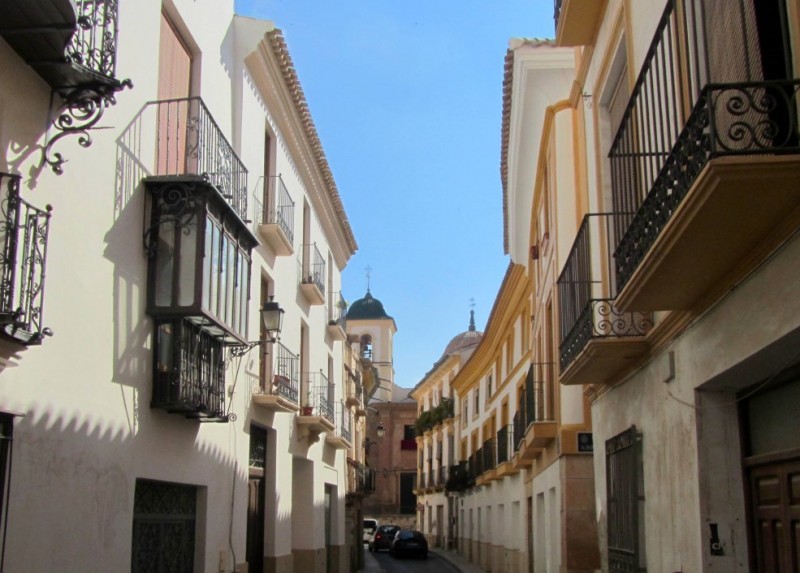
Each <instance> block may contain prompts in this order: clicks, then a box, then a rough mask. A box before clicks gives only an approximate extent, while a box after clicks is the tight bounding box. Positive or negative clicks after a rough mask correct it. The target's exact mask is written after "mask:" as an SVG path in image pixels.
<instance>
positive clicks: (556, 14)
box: [553, 0, 564, 30]
mask: <svg viewBox="0 0 800 573" xmlns="http://www.w3.org/2000/svg"><path fill="white" fill-rule="evenodd" d="M563 2H564V0H554V1H553V20H555V29H556V30H558V19H559V18H560V17H561V4H563Z"/></svg>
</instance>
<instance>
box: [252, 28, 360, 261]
mask: <svg viewBox="0 0 800 573" xmlns="http://www.w3.org/2000/svg"><path fill="white" fill-rule="evenodd" d="M245 62H246V64H247V68H248V71H249V72H250V73H251V75H252V77H253V80H254V82H255V83H256V85H257V87H258V89H259V92H260V93H261V95H262V97H264V98H265V99H266V100H267V101H268V103H271V104H272V105H268V109H269V110H270V112H271V113H272V115H273V117H274V119H275V121H276V123H277V124H278V126H279V128H280V131H281V132H282V133H283V135H284V137H285V138H286V143H287V145H288V146H289V147H290V148H291V149H292V151H293V157H294V159H295V162H296V163H297V164H298V167H302V168H301V169H300V173H301V176H302V177H303V181H304V183H305V184H306V188H307V191H308V194H309V198H310V200H311V201H312V204H313V205H314V208H315V210H316V213H317V216H318V217H319V219H320V221H321V222H322V224H323V228H325V229H326V230H327V231H330V232H329V233H328V235H329V236H328V241H329V244H330V246H331V251H332V253H333V255H334V257H335V258H336V262H337V264H338V265H339V267H340V268H343V267H344V266H345V265H346V264H347V260H348V259H349V258H350V257H351V256H352V255H353V254H354V253H355V252H356V250H357V249H358V244H357V243H356V240H355V236H354V235H353V231H352V228H351V227H350V221H349V220H348V218H347V213H346V212H345V209H344V205H343V204H342V200H341V196H340V195H339V190H338V188H337V187H336V182H335V181H334V178H333V174H332V173H331V169H330V166H329V165H328V160H327V158H326V156H325V151H324V149H323V147H322V142H321V141H320V139H319V134H318V133H317V129H316V126H315V125H314V120H313V118H312V117H311V112H310V110H309V108H308V103H307V101H306V98H305V94H304V93H303V88H302V86H301V85H300V80H299V78H298V76H297V71H296V70H295V68H294V64H293V62H292V58H291V56H290V54H289V50H288V47H287V46H286V41H285V40H284V38H283V33H282V32H281V30H279V29H277V28H275V29H273V30H271V31H270V32H268V33H267V34H266V35H265V36H264V39H263V40H262V41H261V42H260V44H259V46H258V48H257V49H256V50H255V51H254V52H253V53H251V54H250V55H249V56H248V57H247V58H246V59H245Z"/></svg>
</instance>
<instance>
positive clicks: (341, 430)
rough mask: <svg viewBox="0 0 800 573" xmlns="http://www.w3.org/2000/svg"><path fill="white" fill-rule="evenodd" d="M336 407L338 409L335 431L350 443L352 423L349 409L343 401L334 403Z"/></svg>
mask: <svg viewBox="0 0 800 573" xmlns="http://www.w3.org/2000/svg"><path fill="white" fill-rule="evenodd" d="M336 409H337V410H338V411H339V413H338V415H337V416H336V426H337V427H336V431H337V433H338V434H339V435H340V436H341V437H343V438H344V439H345V440H347V441H348V442H351V443H352V437H353V432H352V427H353V425H352V418H351V416H350V409H349V408H347V406H345V405H344V403H343V402H339V403H338V404H336Z"/></svg>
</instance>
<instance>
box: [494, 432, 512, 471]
mask: <svg viewBox="0 0 800 573" xmlns="http://www.w3.org/2000/svg"><path fill="white" fill-rule="evenodd" d="M513 434H514V433H513V426H503V427H502V428H500V429H499V430H497V465H500V464H502V463H505V462H507V461H509V460H510V459H511V455H512V452H513V451H514V446H513V443H512V441H513Z"/></svg>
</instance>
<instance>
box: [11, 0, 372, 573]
mask: <svg viewBox="0 0 800 573" xmlns="http://www.w3.org/2000/svg"><path fill="white" fill-rule="evenodd" d="M0 13H2V15H0V19H2V20H3V21H4V22H5V23H6V24H4V29H3V31H2V32H0V35H2V39H0V61H1V62H2V63H3V65H2V66H0V78H1V79H0V145H2V148H3V153H2V154H0V172H2V175H0V177H2V181H1V182H0V183H2V192H3V197H2V199H3V204H4V205H5V206H6V208H5V209H4V212H3V216H4V217H5V218H6V226H5V228H4V236H5V239H6V249H5V258H4V261H3V262H4V272H5V273H8V274H7V275H6V276H8V277H9V280H8V282H7V283H6V285H7V288H6V289H5V290H4V292H5V295H6V296H5V298H4V305H5V306H4V307H3V309H2V314H3V317H4V333H5V334H4V337H3V343H2V354H3V359H2V364H3V370H2V372H0V411H2V415H1V416H0V418H1V419H2V422H3V435H4V436H5V437H6V441H5V442H4V443H5V444H6V447H5V449H3V451H2V454H3V456H2V468H3V478H4V480H5V482H4V484H5V488H6V489H5V490H4V491H5V492H6V493H5V495H4V496H3V498H2V501H3V507H2V510H3V514H4V519H3V525H4V531H3V538H4V539H5V544H4V547H3V553H2V560H3V563H4V567H5V568H6V569H7V570H9V571H14V570H25V571H42V572H44V571H120V570H125V569H127V568H129V567H130V568H131V570H132V571H153V570H170V571H178V570H180V571H248V570H249V571H251V572H252V571H292V570H304V571H319V572H321V571H325V570H326V567H328V570H329V571H344V570H346V569H347V568H348V560H349V558H348V552H347V551H345V550H344V549H343V547H344V546H345V540H346V532H345V531H344V513H345V494H346V490H347V488H348V484H347V483H346V476H347V475H348V471H347V470H348V464H347V462H346V458H347V457H348V456H347V454H346V452H347V449H348V448H349V447H350V446H352V441H353V437H352V435H353V434H352V432H353V426H352V424H353V410H354V408H355V407H356V406H357V405H358V404H360V400H351V401H350V402H349V404H350V405H349V406H348V402H345V399H346V398H347V397H348V395H347V394H348V393H349V392H347V391H346V390H345V389H344V381H345V368H344V363H343V347H342V341H343V340H344V338H345V336H344V330H343V328H340V327H339V319H340V317H341V313H342V311H341V302H340V297H339V294H338V293H339V292H340V291H341V271H342V269H343V268H344V266H345V264H346V263H347V261H348V259H349V257H350V256H351V255H352V254H353V253H354V252H355V249H356V243H355V239H354V237H353V234H352V231H351V229H350V225H349V222H348V220H347V216H346V214H345V212H344V208H343V206H342V203H341V200H340V198H339V195H338V191H337V189H336V186H335V183H334V181H333V178H332V175H331V172H330V169H329V167H328V164H327V162H326V160H325V156H324V153H323V152H322V148H321V146H320V142H319V138H318V137H317V134H316V130H315V128H314V125H313V121H312V120H311V118H310V115H309V113H308V109H307V106H306V103H305V99H304V97H303V93H302V89H301V88H300V85H299V82H298V79H297V76H296V73H295V70H294V68H293V66H292V62H291V58H290V56H289V53H288V50H287V47H286V44H285V41H284V40H283V37H282V34H281V32H280V31H279V30H278V29H276V28H275V27H274V25H273V24H272V23H271V22H266V21H257V20H252V19H247V18H240V17H238V16H235V15H234V13H233V2H232V1H230V2H227V1H226V2H214V3H200V4H198V3H197V2H188V1H184V0H174V1H172V0H165V1H164V2H163V3H162V2H160V1H157V0H152V1H150V0H148V1H137V2H135V3H134V2H126V1H123V2H120V3H119V5H117V2H114V1H110V0H107V1H106V2H88V1H78V2H73V1H61V0H49V1H47V2H8V3H5V5H4V7H3V8H0ZM101 39H102V41H101ZM65 43H66V45H67V48H66V49H64V48H63V47H62V46H64V44H65ZM53 46H56V48H53ZM114 65H115V67H114ZM128 78H130V80H131V81H130V82H127V81H122V80H123V79H125V80H127V79H128ZM51 96H52V107H51ZM62 114H63V115H62ZM54 118H55V119H54ZM81 122H83V123H84V124H86V125H84V124H82V123H81ZM83 127H85V128H86V129H85V130H84V129H82V128H83ZM87 136H88V137H90V138H91V140H92V141H91V144H90V145H88V144H87V143H88V140H87V139H86V138H87ZM59 172H60V173H59ZM29 204H30V205H31V206H36V207H38V208H40V210H39V211H34V210H31V208H30V207H28V205H29ZM17 212H19V213H20V216H19V217H18V218H17V217H15V213H17ZM20 221H21V223H20ZM45 234H46V236H45ZM9 245H10V246H9ZM45 245H46V250H45ZM45 271H46V272H45ZM45 276H46V281H45ZM10 277H13V278H10ZM270 300H271V301H272V302H277V303H278V304H279V305H280V307H282V309H283V311H284V313H283V327H282V330H281V331H280V333H279V335H278V333H276V332H270V331H267V330H266V328H265V326H264V325H263V323H262V320H261V317H260V313H259V310H260V309H261V308H262V307H264V304H265V303H267V302H269V301H270ZM267 307H269V305H267ZM273 339H274V340H273ZM12 443H13V448H12V447H10V446H9V444H12ZM351 473H352V472H351ZM6 516H7V519H6ZM43 539H46V540H48V545H49V546H50V547H52V548H57V551H56V550H53V551H42V549H41V548H42V545H41V542H42V540H43Z"/></svg>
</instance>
